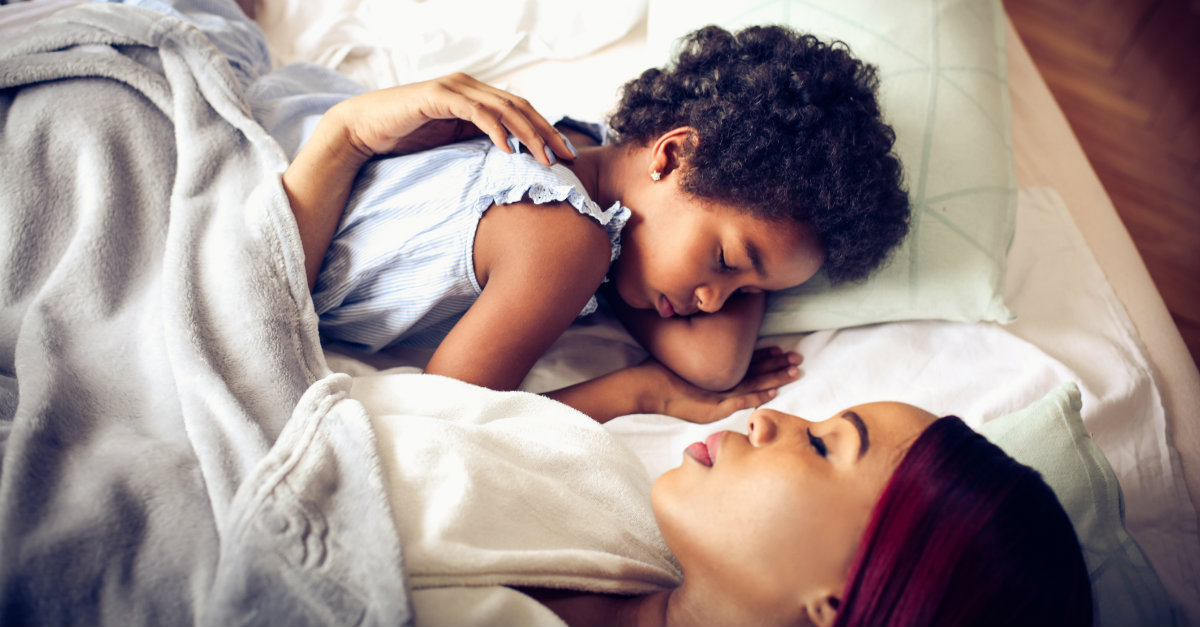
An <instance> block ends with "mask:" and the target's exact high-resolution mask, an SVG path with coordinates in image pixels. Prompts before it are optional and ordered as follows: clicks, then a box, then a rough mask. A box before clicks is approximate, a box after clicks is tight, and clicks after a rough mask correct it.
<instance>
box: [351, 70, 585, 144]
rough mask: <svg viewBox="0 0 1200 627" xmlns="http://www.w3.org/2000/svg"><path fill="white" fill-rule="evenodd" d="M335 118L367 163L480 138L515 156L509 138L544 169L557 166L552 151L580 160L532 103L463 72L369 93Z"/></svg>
mask: <svg viewBox="0 0 1200 627" xmlns="http://www.w3.org/2000/svg"><path fill="white" fill-rule="evenodd" d="M330 113H331V114H333V115H335V116H337V118H338V120H339V121H340V123H341V125H342V126H343V127H344V128H345V130H346V139H347V140H348V141H349V142H350V143H351V145H353V146H354V147H355V148H356V149H357V150H358V151H359V152H360V153H361V154H362V156H363V158H364V159H367V158H370V157H373V156H375V155H388V154H407V153H411V152H416V151H419V150H425V149H427V148H433V147H436V146H441V145H444V144H448V143H451V142H454V141H458V140H462V139H467V138H470V137H476V136H479V135H487V136H488V137H489V138H490V139H491V140H492V142H493V143H494V144H496V146H498V147H500V148H501V149H503V150H505V151H507V152H511V151H512V148H511V147H510V146H509V145H508V141H507V140H508V136H509V133H511V134H512V135H513V136H515V137H516V138H517V139H519V140H520V141H521V143H523V144H525V145H526V146H527V147H528V148H529V150H530V153H531V154H532V155H533V156H534V158H535V159H537V160H538V161H540V162H542V163H543V164H546V165H549V164H550V163H552V162H553V161H554V159H552V158H551V155H550V154H549V152H548V151H553V152H554V153H555V154H557V155H558V157H560V158H563V159H573V158H574V157H575V154H574V151H573V150H572V148H571V146H570V144H568V143H567V141H566V139H565V138H564V137H563V136H562V135H561V134H560V133H559V132H558V130H556V129H555V128H554V127H553V126H551V124H550V123H549V122H547V121H546V119H545V118H543V117H542V115H541V114H540V113H538V112H537V111H536V110H535V109H534V108H533V106H532V105H530V104H529V101H527V100H525V99H524V98H520V97H518V96H514V95H513V94H510V93H508V92H506V91H504V90H502V89H497V88H495V87H492V86H491V85H487V84H485V83H481V82H479V81H477V80H475V79H474V78H472V77H470V76H468V75H466V74H462V73H459V74H451V75H448V76H443V77H441V78H435V79H432V80H428V81H424V82H420V83H411V84H408V85H399V86H396V87H390V88H387V89H381V90H378V91H372V92H368V93H365V94H363V95H361V96H356V97H354V98H351V99H349V100H346V101H344V102H341V103H339V104H338V105H337V106H335V107H334V108H333V109H331V110H330Z"/></svg>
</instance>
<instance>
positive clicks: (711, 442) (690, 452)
mask: <svg viewBox="0 0 1200 627" xmlns="http://www.w3.org/2000/svg"><path fill="white" fill-rule="evenodd" d="M723 434H724V432H722V431H718V432H716V433H714V434H712V435H710V436H708V437H707V438H705V439H704V441H703V442H694V443H692V444H690V445H688V447H687V448H686V449H684V451H683V452H684V453H685V454H687V456H688V457H691V458H692V459H694V460H696V461H698V462H700V463H701V464H704V465H705V466H709V467H711V466H712V465H713V462H715V461H716V460H717V449H719V448H720V446H721V436H722V435H723Z"/></svg>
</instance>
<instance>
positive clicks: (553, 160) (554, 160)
mask: <svg viewBox="0 0 1200 627" xmlns="http://www.w3.org/2000/svg"><path fill="white" fill-rule="evenodd" d="M542 149H543V150H544V151H545V152H546V160H547V161H549V162H550V165H554V164H556V163H558V157H556V156H554V151H553V150H550V146H549V144H547V145H545V146H542Z"/></svg>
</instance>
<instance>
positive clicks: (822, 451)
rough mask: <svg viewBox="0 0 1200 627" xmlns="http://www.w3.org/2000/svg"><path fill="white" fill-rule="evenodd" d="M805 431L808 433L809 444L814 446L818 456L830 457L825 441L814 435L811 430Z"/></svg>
mask: <svg viewBox="0 0 1200 627" xmlns="http://www.w3.org/2000/svg"><path fill="white" fill-rule="evenodd" d="M805 431H806V432H807V433H808V443H809V444H811V445H812V447H813V450H815V451H816V452H817V455H820V456H821V457H825V456H826V455H828V454H829V451H828V450H827V449H826V448H825V440H822V439H821V438H818V437H817V436H815V435H813V434H812V430H811V429H805Z"/></svg>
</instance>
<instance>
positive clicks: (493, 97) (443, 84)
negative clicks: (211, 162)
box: [283, 74, 574, 290]
mask: <svg viewBox="0 0 1200 627" xmlns="http://www.w3.org/2000/svg"><path fill="white" fill-rule="evenodd" d="M481 132H482V133H485V134H487V136H488V137H490V138H491V140H492V142H494V143H495V144H496V145H497V146H499V147H500V148H501V149H502V150H504V151H506V152H512V150H513V149H512V148H511V147H510V146H509V145H508V134H509V133H510V132H511V133H512V134H513V136H515V137H516V138H517V139H519V140H520V141H521V142H522V143H524V144H525V145H526V146H528V147H529V149H530V151H531V152H532V154H533V156H534V158H535V159H537V160H538V161H540V162H542V163H543V164H546V165H549V164H550V163H551V162H552V159H551V153H550V152H548V150H553V152H554V153H556V154H558V156H559V157H562V158H564V159H572V158H574V152H573V151H572V149H571V146H570V144H568V143H567V140H566V138H564V137H563V136H562V135H560V134H559V132H558V131H557V130H555V129H554V127H553V126H550V123H549V122H546V119H545V118H543V117H542V116H541V114H539V113H538V112H537V111H535V110H534V109H533V107H532V106H530V104H529V102H528V101H526V100H525V99H523V98H518V97H516V96H514V95H512V94H510V93H508V92H506V91H503V90H500V89H496V88H494V87H491V86H489V85H485V84H483V83H481V82H479V81H477V80H475V79H473V78H471V77H470V76H467V75H466V74H451V75H450V76H444V77H442V78H436V79H433V80H430V81H425V82H422V83H412V84H409V85H400V86H398V87H391V88H388V89H382V90H379V91H372V92H368V93H365V94H362V95H360V96H355V97H354V98H350V99H349V100H344V101H342V102H339V103H338V104H336V105H334V106H333V107H332V108H330V109H329V111H326V112H325V115H323V116H321V120H320V122H318V123H317V128H316V129H315V130H314V131H313V134H312V136H311V137H309V139H308V142H307V143H305V144H304V147H303V148H301V149H300V152H299V153H298V154H297V155H296V158H295V159H293V160H292V163H291V164H290V165H289V166H288V169H287V171H285V172H284V174H283V188H284V191H286V192H287V196H288V202H289V204H291V206H292V213H293V214H295V216H296V226H297V228H298V229H299V231H300V243H301V246H302V247H303V248H304V272H305V274H306V275H307V277H308V288H309V289H310V290H311V289H312V288H313V286H314V285H315V284H316V281H317V273H318V272H319V271H320V269H321V263H322V262H323V261H324V259H325V253H326V251H327V250H328V248H329V243H330V242H332V241H333V234H334V231H336V230H337V225H338V222H340V221H341V219H342V212H343V211H345V209H346V201H347V200H348V199H349V197H350V188H351V187H352V186H353V184H354V179H355V177H356V176H358V171H359V169H361V168H362V166H363V164H365V163H366V162H367V160H369V159H370V158H372V157H374V156H376V155H387V154H402V153H408V152H415V151H417V150H423V149H425V148H432V147H434V146H441V145H443V144H447V143H450V142H453V141H456V140H459V139H464V138H466V137H474V136H476V135H479V134H480V133H481Z"/></svg>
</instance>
